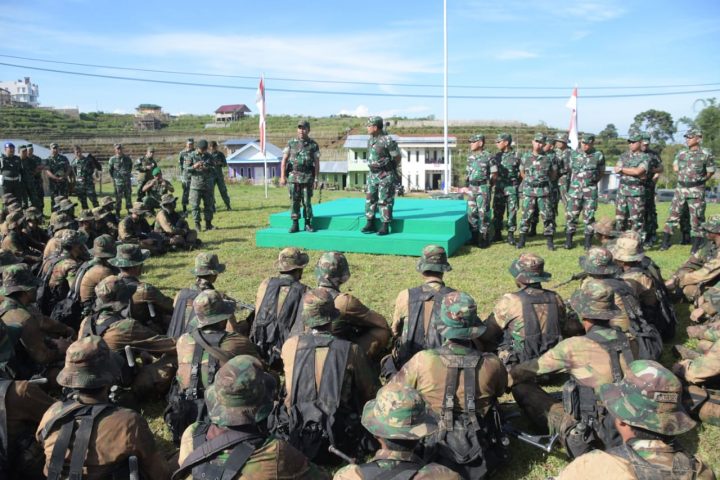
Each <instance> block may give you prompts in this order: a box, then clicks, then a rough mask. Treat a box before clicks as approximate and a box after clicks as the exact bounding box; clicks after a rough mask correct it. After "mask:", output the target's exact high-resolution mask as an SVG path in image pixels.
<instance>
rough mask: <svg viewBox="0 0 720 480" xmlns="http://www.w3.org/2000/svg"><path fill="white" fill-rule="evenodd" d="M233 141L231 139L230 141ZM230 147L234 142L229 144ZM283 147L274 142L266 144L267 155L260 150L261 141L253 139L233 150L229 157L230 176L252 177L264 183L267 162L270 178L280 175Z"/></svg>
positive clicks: (253, 180) (254, 181) (238, 177)
mask: <svg viewBox="0 0 720 480" xmlns="http://www.w3.org/2000/svg"><path fill="white" fill-rule="evenodd" d="M230 142H231V141H230ZM225 144H226V146H228V147H230V146H231V145H234V144H232V143H231V144H228V142H225ZM282 154H283V153H282V149H281V148H279V147H277V146H275V145H273V144H272V143H266V144H265V155H263V154H262V152H261V151H260V142H258V141H255V140H253V141H251V142H248V143H246V144H244V145H243V146H242V147H240V148H237V149H235V150H233V151H232V153H231V154H230V156H229V157H227V164H228V177H229V178H234V179H237V180H242V179H251V180H252V182H253V183H255V184H262V183H263V179H264V178H265V163H266V162H267V172H268V179H272V178H275V177H279V176H280V161H281V160H282Z"/></svg>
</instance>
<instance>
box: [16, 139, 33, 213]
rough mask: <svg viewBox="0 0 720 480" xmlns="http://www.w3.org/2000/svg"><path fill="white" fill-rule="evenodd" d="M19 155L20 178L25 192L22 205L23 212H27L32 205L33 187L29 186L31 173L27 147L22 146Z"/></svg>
mask: <svg viewBox="0 0 720 480" xmlns="http://www.w3.org/2000/svg"><path fill="white" fill-rule="evenodd" d="M18 153H19V156H20V177H21V178H22V191H23V197H22V198H21V199H20V203H21V204H22V208H23V210H25V209H27V208H28V207H30V206H31V205H32V194H31V193H32V190H31V188H32V186H31V185H28V183H29V181H30V176H31V172H30V171H29V170H28V163H27V145H20V147H19V148H18Z"/></svg>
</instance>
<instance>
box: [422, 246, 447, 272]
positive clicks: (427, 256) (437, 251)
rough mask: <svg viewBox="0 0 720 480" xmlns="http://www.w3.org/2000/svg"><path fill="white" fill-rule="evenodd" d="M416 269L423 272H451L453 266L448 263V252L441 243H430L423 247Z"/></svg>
mask: <svg viewBox="0 0 720 480" xmlns="http://www.w3.org/2000/svg"><path fill="white" fill-rule="evenodd" d="M416 270H417V271H418V272H420V273H422V272H438V273H442V272H449V271H451V270H452V267H451V266H450V264H449V263H448V258H447V252H446V251H445V249H444V248H443V247H441V246H440V245H428V246H426V247H425V248H423V251H422V256H421V257H420V258H419V259H418V262H417V266H416Z"/></svg>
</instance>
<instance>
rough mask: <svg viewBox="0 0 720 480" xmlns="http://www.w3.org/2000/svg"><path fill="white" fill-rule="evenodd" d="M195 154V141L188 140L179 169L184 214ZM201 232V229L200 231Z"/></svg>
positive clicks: (179, 159)
mask: <svg viewBox="0 0 720 480" xmlns="http://www.w3.org/2000/svg"><path fill="white" fill-rule="evenodd" d="M194 153H195V140H193V139H192V138H188V139H187V142H186V143H185V149H184V150H181V151H180V154H179V155H178V167H179V168H180V182H181V183H182V208H183V212H187V206H188V201H189V199H190V166H191V165H192V163H193V162H192V159H191V157H192V155H193V154H194ZM198 230H200V229H198Z"/></svg>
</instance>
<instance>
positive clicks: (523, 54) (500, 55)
mask: <svg viewBox="0 0 720 480" xmlns="http://www.w3.org/2000/svg"><path fill="white" fill-rule="evenodd" d="M494 56H495V59H496V60H527V59H530V58H537V57H538V56H539V55H538V54H537V53H534V52H530V51H527V50H512V49H511V50H501V51H499V52H497V53H496V54H495V55H494Z"/></svg>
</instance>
